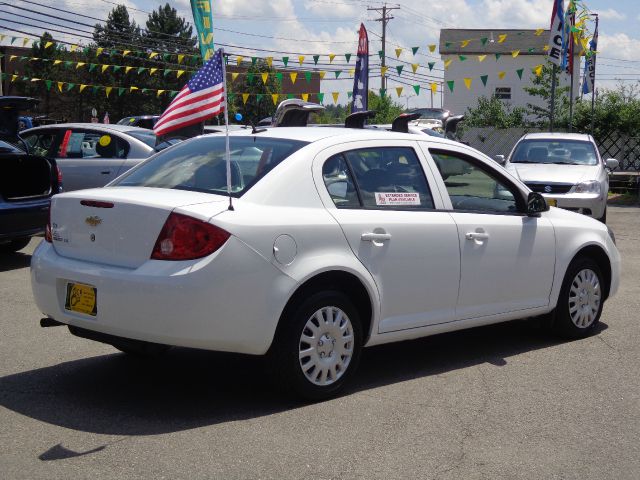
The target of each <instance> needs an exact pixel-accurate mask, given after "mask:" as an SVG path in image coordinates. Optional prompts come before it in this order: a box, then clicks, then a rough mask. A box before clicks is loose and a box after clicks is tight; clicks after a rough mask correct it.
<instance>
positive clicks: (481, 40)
mask: <svg viewBox="0 0 640 480" xmlns="http://www.w3.org/2000/svg"><path fill="white" fill-rule="evenodd" d="M487 40H489V39H488V38H487V37H482V38H481V39H480V42H482V45H483V46H484V45H486V44H487Z"/></svg>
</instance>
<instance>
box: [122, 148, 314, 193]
mask: <svg viewBox="0 0 640 480" xmlns="http://www.w3.org/2000/svg"><path fill="white" fill-rule="evenodd" d="M229 144H230V151H231V192H232V195H233V196H235V197H239V196H241V195H242V194H243V193H244V192H246V191H247V190H248V189H249V188H251V186H252V185H254V184H255V183H256V182H257V181H259V180H260V179H261V178H262V177H264V176H265V175H266V174H267V173H268V172H269V171H270V170H272V169H273V168H274V167H275V166H276V165H278V164H279V163H280V162H282V161H283V160H284V159H285V158H287V157H288V156H290V155H291V154H292V153H294V152H296V151H297V150H299V149H300V148H302V147H303V146H305V145H307V142H300V141H297V140H289V139H279V138H264V137H259V136H250V137H231V138H229ZM112 185H118V186H123V187H124V186H127V187H130V186H139V187H156V188H171V189H178V190H191V191H194V192H207V193H218V194H220V193H221V194H226V192H227V167H226V161H225V137H224V136H222V135H215V136H214V135H211V136H205V137H198V138H194V139H192V140H188V141H186V142H182V143H180V144H178V145H176V146H174V147H172V148H169V149H167V150H166V151H162V152H160V153H158V154H157V155H155V156H153V157H151V158H150V159H149V160H148V161H146V162H144V163H142V164H141V165H140V166H139V167H137V168H134V169H132V170H131V171H130V172H129V173H128V174H125V176H123V177H121V178H120V179H119V180H118V181H117V182H116V183H113V184H112Z"/></svg>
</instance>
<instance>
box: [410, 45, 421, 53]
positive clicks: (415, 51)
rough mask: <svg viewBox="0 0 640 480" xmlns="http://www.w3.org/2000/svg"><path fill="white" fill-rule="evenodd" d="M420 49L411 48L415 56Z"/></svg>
mask: <svg viewBox="0 0 640 480" xmlns="http://www.w3.org/2000/svg"><path fill="white" fill-rule="evenodd" d="M419 49H420V47H411V51H412V52H413V54H414V55H415V54H416V53H418V50H419Z"/></svg>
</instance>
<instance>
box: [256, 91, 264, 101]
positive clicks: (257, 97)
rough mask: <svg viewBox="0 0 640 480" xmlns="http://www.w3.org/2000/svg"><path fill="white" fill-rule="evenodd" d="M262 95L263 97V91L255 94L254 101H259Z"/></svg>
mask: <svg viewBox="0 0 640 480" xmlns="http://www.w3.org/2000/svg"><path fill="white" fill-rule="evenodd" d="M262 97H264V93H258V94H257V95H256V102H258V103H260V100H262Z"/></svg>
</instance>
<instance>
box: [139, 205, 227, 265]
mask: <svg viewBox="0 0 640 480" xmlns="http://www.w3.org/2000/svg"><path fill="white" fill-rule="evenodd" d="M229 236H230V234H229V232H226V231H225V230H223V229H221V228H219V227H216V226H214V225H211V224H210V223H207V222H203V221H201V220H197V219H195V218H192V217H188V216H186V215H181V214H179V213H172V214H171V215H169V218H167V221H166V222H164V226H163V227H162V231H161V232H160V235H158V239H157V240H156V245H155V246H154V247H153V253H152V254H151V258H152V259H154V260H192V259H194V258H202V257H206V256H207V255H210V254H212V253H213V252H215V251H216V250H218V249H219V248H220V247H221V246H222V245H224V242H226V241H227V239H228V238H229Z"/></svg>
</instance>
